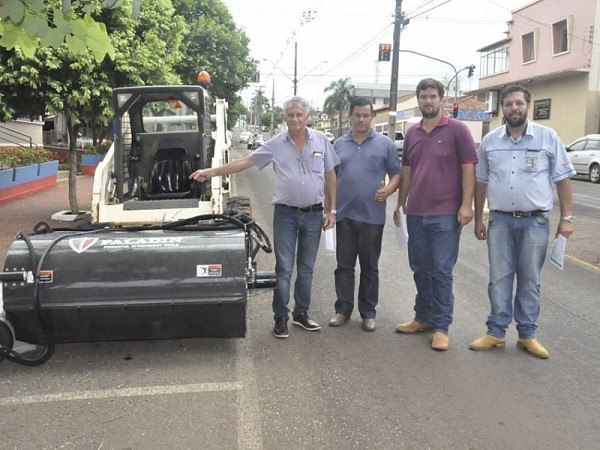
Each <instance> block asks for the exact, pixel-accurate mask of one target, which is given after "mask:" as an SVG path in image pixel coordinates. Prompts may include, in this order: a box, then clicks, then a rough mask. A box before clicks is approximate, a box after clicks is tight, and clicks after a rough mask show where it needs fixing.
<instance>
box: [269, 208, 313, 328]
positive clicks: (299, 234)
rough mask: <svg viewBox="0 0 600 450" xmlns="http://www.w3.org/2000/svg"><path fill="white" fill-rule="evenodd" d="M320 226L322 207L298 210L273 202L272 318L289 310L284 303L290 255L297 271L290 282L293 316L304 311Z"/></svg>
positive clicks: (288, 290)
mask: <svg viewBox="0 0 600 450" xmlns="http://www.w3.org/2000/svg"><path fill="white" fill-rule="evenodd" d="M322 227H323V211H309V212H301V211H294V210H293V209H290V208H288V207H286V206H284V205H275V207H274V213H273V247H274V249H275V275H276V279H277V283H276V285H275V291H274V292H273V313H274V319H275V320H279V319H281V318H283V317H286V318H287V317H288V313H289V311H290V310H289V308H288V303H289V301H290V279H291V277H292V271H293V270H294V259H296V272H297V274H296V283H295V284H294V301H295V305H294V311H293V316H297V315H298V314H301V313H303V312H306V311H308V308H309V307H310V294H311V288H312V279H313V269H314V267H315V260H316V259H317V251H318V250H319V241H320V239H321V228H322ZM296 252H297V255H296Z"/></svg>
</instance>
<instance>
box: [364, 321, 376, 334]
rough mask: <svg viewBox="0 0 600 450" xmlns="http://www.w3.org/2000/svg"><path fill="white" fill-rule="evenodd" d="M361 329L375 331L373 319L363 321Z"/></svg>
mask: <svg viewBox="0 0 600 450" xmlns="http://www.w3.org/2000/svg"><path fill="white" fill-rule="evenodd" d="M362 329H363V330H364V331H375V319H363V321H362Z"/></svg>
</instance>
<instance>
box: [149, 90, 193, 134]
mask: <svg viewBox="0 0 600 450" xmlns="http://www.w3.org/2000/svg"><path fill="white" fill-rule="evenodd" d="M142 117H143V121H144V131H145V132H150V133H151V132H154V133H156V132H158V133H163V132H173V131H191V130H197V129H198V114H197V113H196V111H194V110H193V109H192V108H190V107H189V106H188V105H186V104H185V103H183V102H182V101H181V100H178V99H176V98H173V99H169V100H165V101H163V100H157V101H150V102H148V103H146V104H145V105H144V107H143V109H142Z"/></svg>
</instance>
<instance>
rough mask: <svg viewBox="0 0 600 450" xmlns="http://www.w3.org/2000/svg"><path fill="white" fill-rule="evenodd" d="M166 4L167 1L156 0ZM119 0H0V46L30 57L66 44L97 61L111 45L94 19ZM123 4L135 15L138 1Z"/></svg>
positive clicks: (75, 52) (119, 3) (111, 49)
mask: <svg viewBox="0 0 600 450" xmlns="http://www.w3.org/2000/svg"><path fill="white" fill-rule="evenodd" d="M159 1H160V2H162V3H164V4H165V6H167V3H169V2H170V0H159ZM123 3H124V1H123V0H103V1H102V2H98V1H96V0H76V1H75V2H71V0H62V1H61V3H60V4H58V5H57V4H56V3H54V2H47V1H44V0H0V36H1V38H0V47H4V48H6V49H7V50H11V49H13V48H15V46H18V47H19V48H20V49H21V52H22V54H23V56H24V57H25V58H33V56H34V55H35V51H36V50H37V49H38V48H39V47H52V48H58V47H60V46H61V45H62V44H63V43H66V44H67V45H68V48H69V51H70V52H71V54H72V55H73V56H77V55H84V54H85V53H87V52H88V51H91V52H92V54H93V55H94V58H95V59H96V61H98V62H100V61H102V60H103V59H104V57H105V56H106V55H107V54H108V55H110V56H111V57H113V56H114V52H115V48H114V47H113V45H112V43H111V40H110V38H109V37H108V34H107V30H106V26H105V25H104V24H103V23H102V22H101V21H96V19H95V18H94V14H97V13H98V12H99V10H100V9H102V8H104V9H112V8H118V7H121V6H122V5H123ZM125 3H127V5H126V6H127V8H128V11H129V12H130V13H131V14H132V15H133V16H134V17H137V14H138V13H139V8H140V0H133V1H132V2H125Z"/></svg>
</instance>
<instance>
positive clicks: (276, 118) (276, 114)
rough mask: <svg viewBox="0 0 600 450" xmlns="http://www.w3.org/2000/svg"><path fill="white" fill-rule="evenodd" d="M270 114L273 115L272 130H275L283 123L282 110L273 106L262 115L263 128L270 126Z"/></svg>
mask: <svg viewBox="0 0 600 450" xmlns="http://www.w3.org/2000/svg"><path fill="white" fill-rule="evenodd" d="M271 114H273V128H277V127H278V126H279V125H281V123H283V108H282V107H281V106H275V107H274V108H272V109H269V111H267V112H266V113H265V114H263V116H262V125H263V126H264V127H270V126H271Z"/></svg>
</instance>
